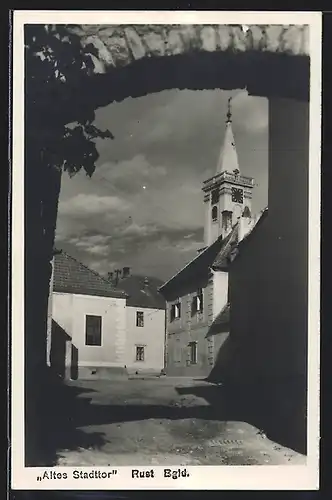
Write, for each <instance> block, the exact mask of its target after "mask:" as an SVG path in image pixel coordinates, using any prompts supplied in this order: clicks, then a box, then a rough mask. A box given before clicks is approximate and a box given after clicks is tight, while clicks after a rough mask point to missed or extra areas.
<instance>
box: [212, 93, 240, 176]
mask: <svg viewBox="0 0 332 500" xmlns="http://www.w3.org/2000/svg"><path fill="white" fill-rule="evenodd" d="M234 170H237V171H238V173H240V168H239V161H238V157H237V152H236V147H235V141H234V135H233V130H232V112H231V97H230V98H229V99H228V111H227V120H226V130H225V136H224V142H223V145H222V147H221V150H220V155H219V159H218V164H217V170H216V175H218V174H220V173H221V172H225V171H227V172H233V171H234Z"/></svg>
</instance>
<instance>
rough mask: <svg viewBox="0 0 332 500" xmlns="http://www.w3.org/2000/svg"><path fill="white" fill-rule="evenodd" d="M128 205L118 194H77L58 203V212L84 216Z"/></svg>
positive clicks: (112, 210) (122, 208)
mask: <svg viewBox="0 0 332 500" xmlns="http://www.w3.org/2000/svg"><path fill="white" fill-rule="evenodd" d="M129 207H130V205H129V204H128V203H127V202H126V201H125V200H123V199H122V198H119V197H118V196H98V195H96V194H83V193H80V194H77V195H76V196H74V197H73V198H70V199H68V200H66V201H64V202H62V203H60V204H59V214H61V215H66V216H72V217H79V218H85V217H87V216H89V215H100V214H105V213H108V212H114V211H116V212H117V211H120V210H121V211H122V210H127V209H128V208H129Z"/></svg>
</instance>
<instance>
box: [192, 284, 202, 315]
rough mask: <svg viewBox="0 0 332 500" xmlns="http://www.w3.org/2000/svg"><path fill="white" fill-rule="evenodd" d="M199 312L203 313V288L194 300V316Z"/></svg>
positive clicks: (198, 291)
mask: <svg viewBox="0 0 332 500" xmlns="http://www.w3.org/2000/svg"><path fill="white" fill-rule="evenodd" d="M197 312H200V313H201V312H203V290H202V289H201V288H200V289H199V290H197V295H195V297H194V299H193V314H196V313H197Z"/></svg>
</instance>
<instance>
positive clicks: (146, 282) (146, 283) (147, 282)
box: [144, 277, 149, 286]
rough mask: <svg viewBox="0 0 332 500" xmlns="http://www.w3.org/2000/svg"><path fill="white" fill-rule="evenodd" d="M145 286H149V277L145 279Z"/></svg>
mask: <svg viewBox="0 0 332 500" xmlns="http://www.w3.org/2000/svg"><path fill="white" fill-rule="evenodd" d="M144 286H149V279H148V278H147V277H145V278H144Z"/></svg>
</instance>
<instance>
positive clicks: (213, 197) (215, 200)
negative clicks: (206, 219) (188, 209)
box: [211, 189, 219, 205]
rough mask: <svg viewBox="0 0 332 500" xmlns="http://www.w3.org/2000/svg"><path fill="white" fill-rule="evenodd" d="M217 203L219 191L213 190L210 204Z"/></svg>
mask: <svg viewBox="0 0 332 500" xmlns="http://www.w3.org/2000/svg"><path fill="white" fill-rule="evenodd" d="M218 201H219V189H214V190H213V191H212V193H211V203H212V205H215V204H216V203H218Z"/></svg>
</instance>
